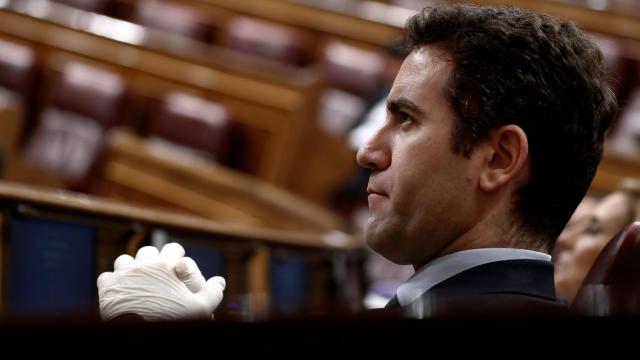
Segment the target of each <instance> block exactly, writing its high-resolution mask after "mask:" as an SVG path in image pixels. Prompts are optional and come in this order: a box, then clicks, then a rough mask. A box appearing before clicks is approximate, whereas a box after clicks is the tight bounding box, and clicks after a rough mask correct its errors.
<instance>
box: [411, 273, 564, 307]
mask: <svg viewBox="0 0 640 360" xmlns="http://www.w3.org/2000/svg"><path fill="white" fill-rule="evenodd" d="M405 310H406V311H408V312H409V315H414V316H417V317H434V316H540V315H549V316H558V315H564V314H567V305H566V303H565V302H564V301H562V300H560V299H558V298H557V296H556V293H555V287H554V282H553V265H552V264H551V263H550V262H548V261H539V260H507V261H498V262H493V263H489V264H485V265H481V266H477V267H474V268H471V269H469V270H467V271H463V272H461V273H459V274H457V275H455V276H453V277H451V278H449V279H447V280H445V281H443V282H442V283H440V284H438V285H437V286H435V287H433V288H432V289H431V290H429V291H427V292H425V293H424V294H423V295H422V296H421V297H420V298H419V299H417V300H416V301H414V302H413V303H412V304H409V305H408V306H406V307H405Z"/></svg>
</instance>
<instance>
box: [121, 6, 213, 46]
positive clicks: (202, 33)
mask: <svg viewBox="0 0 640 360" xmlns="http://www.w3.org/2000/svg"><path fill="white" fill-rule="evenodd" d="M133 21H134V22H136V23H138V24H140V25H142V26H146V27H149V28H152V29H157V30H162V31H166V32H170V33H174V34H177V35H182V36H185V37H189V38H191V39H194V40H198V41H203V42H207V43H212V42H213V40H214V36H215V30H216V29H215V24H213V21H212V20H211V19H209V18H207V17H205V16H204V15H202V14H200V13H199V12H197V11H196V10H195V9H193V8H191V7H189V6H184V5H180V4H179V3H175V2H168V1H160V0H141V1H139V3H138V6H137V8H136V10H135V13H134V14H133Z"/></svg>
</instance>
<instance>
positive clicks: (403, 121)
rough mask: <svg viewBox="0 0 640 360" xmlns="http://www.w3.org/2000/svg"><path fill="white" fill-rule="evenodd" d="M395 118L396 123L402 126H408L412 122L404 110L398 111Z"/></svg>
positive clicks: (411, 118)
mask: <svg viewBox="0 0 640 360" xmlns="http://www.w3.org/2000/svg"><path fill="white" fill-rule="evenodd" d="M396 118H397V120H398V125H400V126H403V127H406V126H409V125H411V124H413V122H414V119H413V117H412V116H411V115H409V114H408V113H406V112H404V111H398V112H397V113H396Z"/></svg>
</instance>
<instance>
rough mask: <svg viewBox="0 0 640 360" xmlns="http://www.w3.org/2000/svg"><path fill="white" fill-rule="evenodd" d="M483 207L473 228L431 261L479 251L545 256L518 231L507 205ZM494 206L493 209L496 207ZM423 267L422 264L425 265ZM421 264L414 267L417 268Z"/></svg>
mask: <svg viewBox="0 0 640 360" xmlns="http://www.w3.org/2000/svg"><path fill="white" fill-rule="evenodd" d="M493 205H494V206H487V207H486V208H485V209H486V210H485V211H483V212H481V214H480V215H479V216H478V218H477V220H476V221H475V222H474V223H473V225H472V226H471V227H470V228H469V229H468V230H466V231H464V232H463V233H461V234H460V235H459V236H458V237H456V239H455V240H453V241H451V242H450V243H449V244H448V245H447V246H445V247H444V248H443V249H442V250H441V251H440V252H439V253H438V254H437V255H436V256H435V257H434V258H438V257H441V256H444V255H448V254H452V253H455V252H458V251H463V250H469V249H482V248H516V249H528V250H534V251H540V252H544V253H547V252H548V251H547V249H545V248H544V246H542V245H536V244H538V242H537V241H535V239H533V238H532V237H531V236H529V235H527V234H526V233H524V232H523V231H520V229H518V227H517V225H516V224H515V221H513V218H512V216H511V214H512V212H513V211H512V206H511V203H510V202H507V201H503V202H502V203H501V204H493ZM496 205H497V206H496ZM425 264H426V263H425ZM425 264H414V268H415V269H419V268H421V267H422V266H424V265H425Z"/></svg>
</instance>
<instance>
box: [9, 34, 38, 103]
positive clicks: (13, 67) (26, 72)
mask: <svg viewBox="0 0 640 360" xmlns="http://www.w3.org/2000/svg"><path fill="white" fill-rule="evenodd" d="M37 75H38V66H37V61H36V54H35V51H34V50H33V49H31V48H29V47H26V46H22V45H19V44H16V43H13V42H9V41H5V40H3V39H0V88H2V89H4V90H6V91H9V92H11V93H13V94H14V95H19V96H21V97H22V98H24V99H25V100H27V101H28V100H30V99H31V97H32V96H33V95H34V91H35V87H36V81H37Z"/></svg>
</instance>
